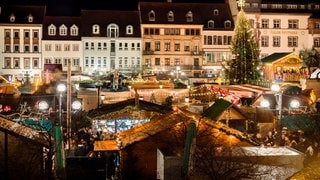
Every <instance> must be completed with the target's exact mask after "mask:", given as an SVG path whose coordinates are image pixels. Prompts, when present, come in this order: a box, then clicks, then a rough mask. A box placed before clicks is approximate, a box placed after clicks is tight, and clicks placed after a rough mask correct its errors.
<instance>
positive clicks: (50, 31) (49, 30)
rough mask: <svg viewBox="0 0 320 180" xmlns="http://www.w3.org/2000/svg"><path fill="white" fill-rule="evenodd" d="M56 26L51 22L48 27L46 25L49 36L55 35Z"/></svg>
mask: <svg viewBox="0 0 320 180" xmlns="http://www.w3.org/2000/svg"><path fill="white" fill-rule="evenodd" d="M56 29H57V28H56V26H54V25H53V24H51V25H50V26H49V27H48V35H49V36H55V35H56Z"/></svg>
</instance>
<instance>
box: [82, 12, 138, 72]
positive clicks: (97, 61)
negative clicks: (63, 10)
mask: <svg viewBox="0 0 320 180" xmlns="http://www.w3.org/2000/svg"><path fill="white" fill-rule="evenodd" d="M81 17H82V26H81V27H82V46H83V52H82V53H83V69H82V72H83V73H84V74H88V75H97V76H100V75H107V74H109V73H111V74H113V73H114V72H115V71H118V72H120V73H122V74H125V75H128V76H131V75H132V74H137V73H139V72H140V71H141V60H142V57H141V56H142V51H141V34H140V25H139V24H140V21H139V14H138V12H137V11H112V10H82V13H81ZM129 17H130V18H129Z"/></svg>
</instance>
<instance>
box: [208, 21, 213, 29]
mask: <svg viewBox="0 0 320 180" xmlns="http://www.w3.org/2000/svg"><path fill="white" fill-rule="evenodd" d="M208 28H210V29H213V28H214V21H213V20H209V21H208Z"/></svg>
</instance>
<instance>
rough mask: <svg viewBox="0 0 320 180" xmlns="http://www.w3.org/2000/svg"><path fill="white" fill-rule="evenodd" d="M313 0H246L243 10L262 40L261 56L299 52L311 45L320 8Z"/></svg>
mask: <svg viewBox="0 0 320 180" xmlns="http://www.w3.org/2000/svg"><path fill="white" fill-rule="evenodd" d="M319 6H320V3H318V4H317V3H314V2H311V1H303V2H302V1H286V2H279V1H274V0H247V1H246V2H245V3H244V10H245V12H246V14H247V17H248V19H249V21H250V24H251V26H252V27H253V30H254V32H255V35H256V36H257V39H258V41H259V43H258V44H259V46H260V47H259V48H260V51H261V54H260V55H261V58H264V57H267V56H269V55H270V54H272V53H275V52H297V53H299V51H301V50H304V49H311V48H312V47H313V46H314V41H317V40H318V39H317V38H315V36H314V34H313V33H312V32H311V31H312V29H315V28H316V26H314V25H313V22H316V19H317V18H312V19H310V17H313V14H317V12H319V10H320V7H319Z"/></svg>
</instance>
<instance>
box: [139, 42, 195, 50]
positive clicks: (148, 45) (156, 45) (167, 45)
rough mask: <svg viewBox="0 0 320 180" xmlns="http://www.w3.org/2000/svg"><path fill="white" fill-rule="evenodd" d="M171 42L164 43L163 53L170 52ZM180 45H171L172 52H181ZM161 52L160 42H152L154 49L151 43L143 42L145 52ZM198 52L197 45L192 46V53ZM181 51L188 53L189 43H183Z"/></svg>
mask: <svg viewBox="0 0 320 180" xmlns="http://www.w3.org/2000/svg"><path fill="white" fill-rule="evenodd" d="M171 45H172V43H171V42H164V46H163V48H164V51H171V50H172V49H171ZM180 47H181V44H180V43H179V42H175V43H173V48H174V51H181V48H180ZM152 50H154V51H161V41H155V42H154V47H152V44H151V42H145V51H152ZM198 50H199V46H198V45H197V44H194V45H193V51H198ZM183 51H190V44H189V43H187V42H186V43H184V46H183Z"/></svg>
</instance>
